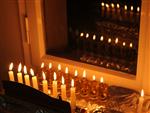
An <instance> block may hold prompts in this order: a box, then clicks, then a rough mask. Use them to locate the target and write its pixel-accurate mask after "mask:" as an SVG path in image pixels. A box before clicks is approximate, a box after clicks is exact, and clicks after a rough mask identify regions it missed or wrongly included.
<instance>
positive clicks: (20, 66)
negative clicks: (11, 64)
mask: <svg viewBox="0 0 150 113" xmlns="http://www.w3.org/2000/svg"><path fill="white" fill-rule="evenodd" d="M21 69H22V65H21V63H20V64H19V66H18V72H20V71H21Z"/></svg>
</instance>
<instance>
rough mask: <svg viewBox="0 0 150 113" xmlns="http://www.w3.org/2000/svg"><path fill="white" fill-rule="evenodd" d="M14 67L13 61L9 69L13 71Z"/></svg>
mask: <svg viewBox="0 0 150 113" xmlns="http://www.w3.org/2000/svg"><path fill="white" fill-rule="evenodd" d="M13 67H14V64H13V63H12V62H11V63H10V65H9V70H10V71H11V70H12V69H13Z"/></svg>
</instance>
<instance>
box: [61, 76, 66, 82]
mask: <svg viewBox="0 0 150 113" xmlns="http://www.w3.org/2000/svg"><path fill="white" fill-rule="evenodd" d="M61 83H62V84H65V79H64V77H63V76H62V78H61Z"/></svg>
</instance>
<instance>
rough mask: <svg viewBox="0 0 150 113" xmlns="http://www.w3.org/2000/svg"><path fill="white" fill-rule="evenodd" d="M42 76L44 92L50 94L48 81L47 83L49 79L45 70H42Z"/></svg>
mask: <svg viewBox="0 0 150 113" xmlns="http://www.w3.org/2000/svg"><path fill="white" fill-rule="evenodd" d="M42 76H43V81H42V84H43V92H44V93H45V94H48V83H47V80H46V75H45V73H44V72H42Z"/></svg>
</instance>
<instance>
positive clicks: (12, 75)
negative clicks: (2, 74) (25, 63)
mask: <svg viewBox="0 0 150 113" xmlns="http://www.w3.org/2000/svg"><path fill="white" fill-rule="evenodd" d="M12 69H13V63H11V64H10V65H9V71H8V74H9V80H10V81H15V79H14V72H13V71H12Z"/></svg>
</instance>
